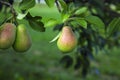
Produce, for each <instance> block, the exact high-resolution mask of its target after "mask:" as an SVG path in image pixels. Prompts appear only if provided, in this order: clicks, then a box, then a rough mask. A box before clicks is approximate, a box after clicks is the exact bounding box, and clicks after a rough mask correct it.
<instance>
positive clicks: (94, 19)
mask: <svg viewBox="0 0 120 80" xmlns="http://www.w3.org/2000/svg"><path fill="white" fill-rule="evenodd" d="M85 20H86V21H88V22H89V23H91V24H93V25H95V26H96V27H97V28H98V29H104V28H105V24H104V23H103V21H102V20H101V19H100V18H99V17H97V16H92V15H89V16H87V17H85Z"/></svg>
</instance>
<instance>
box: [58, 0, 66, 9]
mask: <svg viewBox="0 0 120 80" xmlns="http://www.w3.org/2000/svg"><path fill="white" fill-rule="evenodd" d="M59 3H60V5H61V7H62V8H63V9H64V10H67V4H66V3H65V2H64V1H63V0H59Z"/></svg>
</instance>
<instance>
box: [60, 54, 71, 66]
mask: <svg viewBox="0 0 120 80" xmlns="http://www.w3.org/2000/svg"><path fill="white" fill-rule="evenodd" d="M60 63H61V64H62V65H63V66H64V67H65V68H69V67H70V66H72V64H73V59H72V57H71V56H69V55H65V56H63V57H62V58H61V60H60Z"/></svg>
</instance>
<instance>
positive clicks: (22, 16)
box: [0, 0, 45, 32]
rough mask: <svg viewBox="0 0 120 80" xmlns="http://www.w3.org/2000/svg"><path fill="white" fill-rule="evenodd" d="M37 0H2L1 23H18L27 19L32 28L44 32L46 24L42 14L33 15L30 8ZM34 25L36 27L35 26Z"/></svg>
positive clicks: (0, 3)
mask: <svg viewBox="0 0 120 80" xmlns="http://www.w3.org/2000/svg"><path fill="white" fill-rule="evenodd" d="M35 4H36V3H35V0H16V1H15V0H4V1H0V6H1V8H0V10H1V11H0V12H1V13H0V15H1V19H0V25H2V24H3V23H5V22H13V23H15V24H16V25H17V24H18V23H19V21H20V20H27V21H28V22H29V25H30V26H31V28H32V29H34V30H36V31H40V32H44V31H45V28H44V24H43V23H42V22H41V19H42V17H41V16H32V14H30V12H29V10H30V9H31V8H33V7H34V6H35ZM33 26H34V27H33Z"/></svg>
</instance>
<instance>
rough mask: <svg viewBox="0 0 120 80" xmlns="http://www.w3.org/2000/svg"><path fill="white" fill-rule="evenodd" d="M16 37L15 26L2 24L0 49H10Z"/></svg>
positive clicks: (0, 28)
mask: <svg viewBox="0 0 120 80" xmlns="http://www.w3.org/2000/svg"><path fill="white" fill-rule="evenodd" d="M15 36H16V26H15V25H14V24H12V23H4V24H3V25H2V26H1V27H0V49H8V48H10V47H11V46H12V45H13V43H14V41H15Z"/></svg>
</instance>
